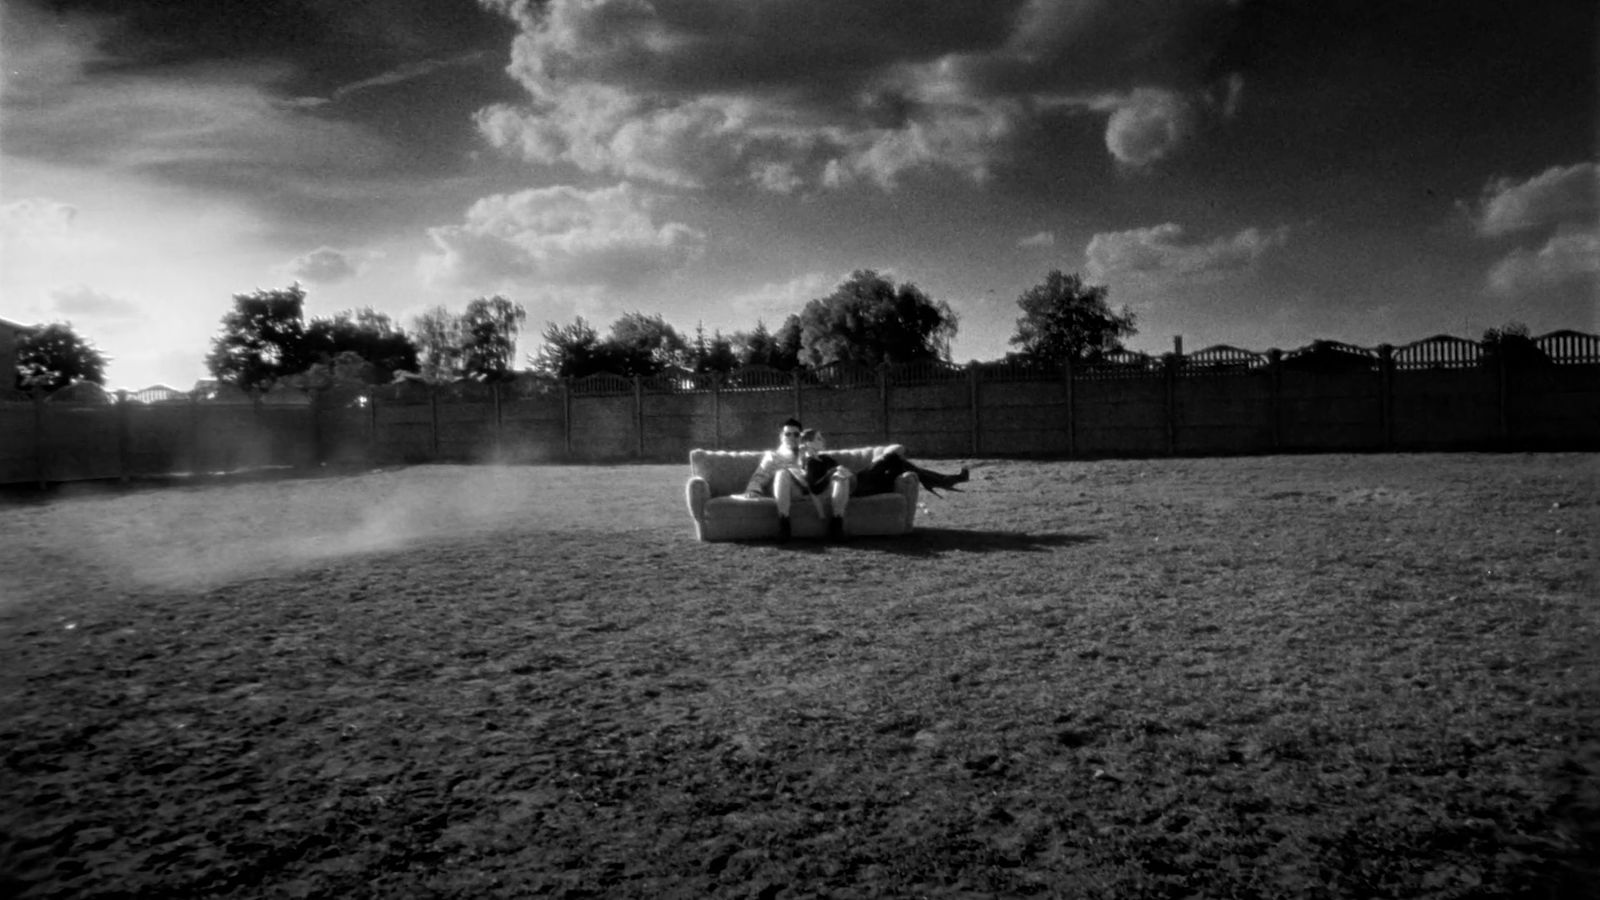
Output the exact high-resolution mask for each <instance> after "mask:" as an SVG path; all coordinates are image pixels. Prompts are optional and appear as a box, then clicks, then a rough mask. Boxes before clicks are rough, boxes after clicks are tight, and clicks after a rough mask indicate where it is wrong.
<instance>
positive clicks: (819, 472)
mask: <svg viewBox="0 0 1600 900" xmlns="http://www.w3.org/2000/svg"><path fill="white" fill-rule="evenodd" d="M824 447H825V444H824V442H823V439H822V433H821V432H819V431H817V430H816V429H815V428H807V429H805V430H804V431H802V432H801V433H800V447H799V450H798V456H799V458H800V466H801V472H802V474H801V476H800V482H801V483H800V487H801V489H802V490H804V491H805V492H806V493H807V494H809V495H810V496H811V497H812V502H813V503H815V504H816V506H817V517H818V518H826V519H827V520H828V537H829V538H831V539H832V540H836V541H837V540H840V539H841V538H843V537H844V514H845V511H846V510H847V509H848V508H849V506H850V498H851V497H868V496H871V495H873V494H887V493H889V492H890V491H892V490H894V482H895V479H896V478H899V477H900V476H901V475H903V474H904V473H906V472H914V473H916V476H917V481H918V482H919V483H921V485H922V487H923V488H924V489H925V490H927V491H928V492H929V493H931V494H933V495H934V496H936V497H937V496H938V495H939V492H938V490H936V489H937V488H943V489H945V490H947V491H958V490H960V488H958V487H956V485H958V484H962V483H964V482H966V481H967V480H968V479H969V478H970V477H971V476H970V475H969V474H968V471H967V467H966V466H962V467H961V472H960V473H959V474H957V475H945V474H943V473H940V472H935V471H933V470H932V469H924V468H922V467H921V466H919V465H917V464H916V463H913V462H912V461H911V460H909V459H906V458H905V457H904V456H902V455H901V454H899V453H897V452H894V451H890V452H888V453H884V454H882V455H880V456H877V457H875V458H874V459H873V460H872V465H870V466H868V467H867V468H866V470H865V471H862V472H860V473H856V472H852V471H850V469H849V467H847V466H842V465H840V464H839V462H838V461H837V460H835V459H834V458H833V457H831V456H829V455H828V454H826V453H824V452H823V449H824ZM823 495H827V497H828V502H829V504H830V511H831V512H832V515H831V516H830V515H827V514H826V513H825V512H824V511H823V508H822V497H823ZM778 528H779V531H780V532H782V530H783V523H782V522H781V521H780V522H779V525H778Z"/></svg>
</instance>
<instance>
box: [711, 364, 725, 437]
mask: <svg viewBox="0 0 1600 900" xmlns="http://www.w3.org/2000/svg"><path fill="white" fill-rule="evenodd" d="M722 377H723V373H721V372H712V373H711V448H712V449H713V450H721V449H722Z"/></svg>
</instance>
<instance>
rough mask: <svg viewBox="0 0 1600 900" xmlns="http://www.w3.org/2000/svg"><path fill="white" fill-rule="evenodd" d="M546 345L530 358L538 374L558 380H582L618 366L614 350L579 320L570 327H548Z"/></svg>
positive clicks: (581, 318)
mask: <svg viewBox="0 0 1600 900" xmlns="http://www.w3.org/2000/svg"><path fill="white" fill-rule="evenodd" d="M543 337H544V344H543V346H541V347H540V348H539V353H538V355H536V356H532V357H529V362H531V363H532V364H533V368H534V370H535V371H538V372H542V373H544V374H545V375H550V376H552V377H555V378H582V377H584V376H585V375H594V374H596V373H598V372H604V371H606V370H607V369H614V368H615V367H616V365H617V363H616V359H615V350H614V348H613V347H612V346H611V344H610V343H609V342H606V341H602V340H601V339H600V332H598V331H596V330H595V329H594V326H593V325H590V324H589V323H588V321H587V320H585V319H584V318H583V317H582V316H579V317H578V318H577V320H576V321H574V322H573V323H572V324H571V325H557V324H556V323H554V322H548V323H546V324H545V329H544V336H543Z"/></svg>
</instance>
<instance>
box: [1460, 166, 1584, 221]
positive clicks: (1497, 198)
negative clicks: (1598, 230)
mask: <svg viewBox="0 0 1600 900" xmlns="http://www.w3.org/2000/svg"><path fill="white" fill-rule="evenodd" d="M1597 180H1600V173H1597V170H1596V166H1595V164H1594V163H1593V162H1583V163H1578V164H1577V165H1572V166H1551V167H1550V168H1548V169H1546V170H1545V171H1543V172H1541V173H1540V174H1538V175H1535V176H1533V177H1532V178H1529V179H1527V180H1525V181H1517V180H1514V179H1511V178H1497V179H1495V180H1494V181H1491V182H1490V183H1489V185H1488V186H1487V187H1485V188H1484V191H1483V196H1482V198H1481V199H1480V201H1479V205H1478V208H1477V211H1476V222H1475V224H1476V225H1477V228H1478V233H1479V234H1480V235H1482V236H1484V237H1498V236H1501V235H1506V234H1513V233H1516V232H1521V231H1528V230H1533V229H1539V228H1546V227H1549V226H1551V225H1556V224H1560V223H1567V222H1578V221H1588V222H1590V223H1593V222H1594V221H1595V218H1596V215H1597V214H1600V203H1597V201H1596V184H1597Z"/></svg>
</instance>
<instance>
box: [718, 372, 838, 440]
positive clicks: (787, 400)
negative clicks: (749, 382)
mask: <svg viewBox="0 0 1600 900" xmlns="http://www.w3.org/2000/svg"><path fill="white" fill-rule="evenodd" d="M719 399H720V401H721V406H720V408H719V412H718V422H717V425H718V430H720V432H721V435H722V442H721V446H722V448H723V449H725V450H758V449H766V448H769V447H775V446H777V443H778V431H779V428H778V425H779V423H781V422H783V420H784V419H787V418H790V417H791V416H793V415H794V414H795V392H794V386H793V379H790V380H789V381H788V382H786V384H785V385H784V386H782V387H776V388H772V389H769V390H766V391H762V392H756V391H754V390H749V389H746V390H741V391H736V392H731V393H730V392H723V393H722V394H721V395H720V397H719ZM819 415H820V414H819ZM817 423H821V424H820V425H819V427H821V428H822V430H823V431H824V432H828V431H829V430H830V428H829V426H828V425H827V424H826V423H824V422H823V420H822V419H821V418H817V419H815V420H813V424H817ZM828 441H829V443H834V441H833V435H832V434H829V435H828ZM705 446H707V447H710V446H712V445H710V444H706V445H705ZM836 446H841V447H842V446H844V445H843V444H836Z"/></svg>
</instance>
